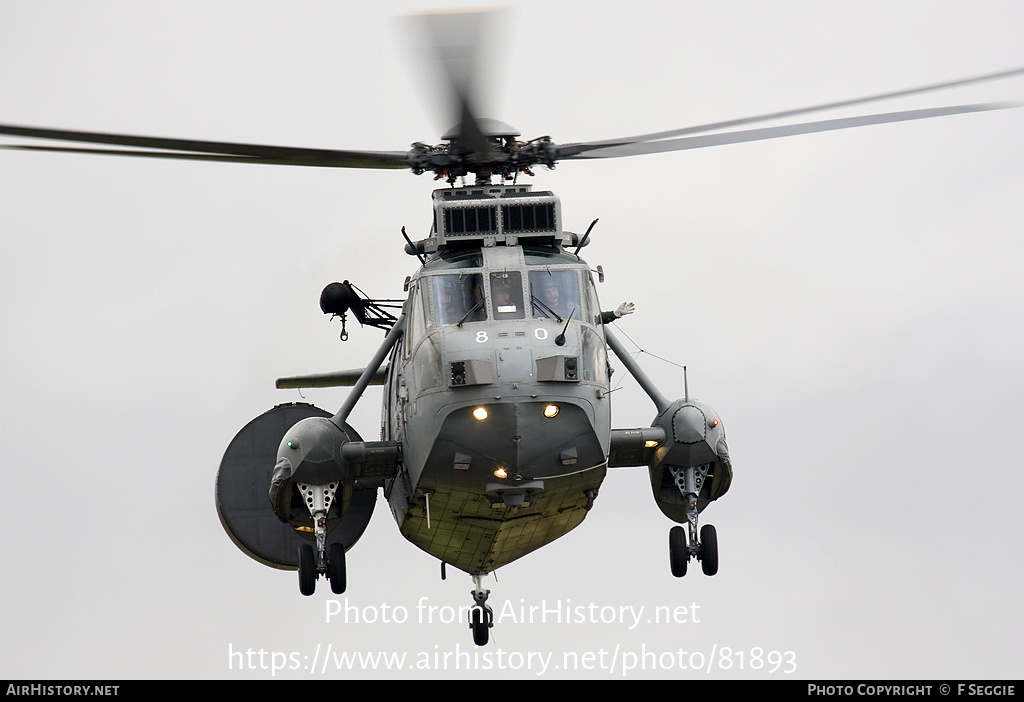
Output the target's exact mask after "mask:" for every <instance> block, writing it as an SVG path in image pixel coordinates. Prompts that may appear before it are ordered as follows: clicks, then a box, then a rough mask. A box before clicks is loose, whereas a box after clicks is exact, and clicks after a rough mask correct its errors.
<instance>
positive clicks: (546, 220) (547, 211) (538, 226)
mask: <svg viewBox="0 0 1024 702" xmlns="http://www.w3.org/2000/svg"><path fill="white" fill-rule="evenodd" d="M501 223H502V228H503V229H504V230H505V231H506V232H553V231H555V203H553V202H538V203H523V204H515V205H502V206H501Z"/></svg>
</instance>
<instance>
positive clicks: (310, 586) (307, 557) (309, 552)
mask: <svg viewBox="0 0 1024 702" xmlns="http://www.w3.org/2000/svg"><path fill="white" fill-rule="evenodd" d="M316 575H317V573H316V554H315V553H313V547H312V546H310V545H309V544H302V545H301V546H299V592H301V593H302V594H303V595H306V596H307V597H309V596H310V595H312V594H313V593H314V592H316Z"/></svg>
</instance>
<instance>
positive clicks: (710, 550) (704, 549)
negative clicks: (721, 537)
mask: <svg viewBox="0 0 1024 702" xmlns="http://www.w3.org/2000/svg"><path fill="white" fill-rule="evenodd" d="M700 567H701V569H702V570H703V571H704V575H714V574H715V573H717V572H718V532H717V531H715V527H713V526H711V525H710V524H705V525H704V526H702V527H701V528H700Z"/></svg>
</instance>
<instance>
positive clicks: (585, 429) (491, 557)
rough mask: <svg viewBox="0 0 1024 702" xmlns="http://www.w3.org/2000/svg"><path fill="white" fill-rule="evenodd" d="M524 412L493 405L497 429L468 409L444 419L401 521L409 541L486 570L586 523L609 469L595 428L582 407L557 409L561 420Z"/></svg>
mask: <svg viewBox="0 0 1024 702" xmlns="http://www.w3.org/2000/svg"><path fill="white" fill-rule="evenodd" d="M528 404H532V403H528ZM525 409H526V408H524V405H523V404H520V405H519V407H515V406H514V405H505V406H502V407H498V408H493V407H492V408H491V411H492V418H493V419H495V420H496V421H494V422H493V423H492V422H490V421H488V422H486V423H481V422H478V421H477V420H475V419H472V418H471V416H470V414H469V413H470V408H466V409H464V410H463V411H456V412H454V413H452V415H451V416H449V417H448V418H447V419H446V421H445V422H444V426H443V428H442V431H441V432H440V433H439V435H438V437H437V439H436V440H435V442H434V444H433V446H432V448H431V450H430V453H429V455H428V457H427V460H426V462H425V464H424V466H423V470H422V472H421V473H420V475H419V480H418V481H417V484H416V489H415V492H414V494H415V495H416V496H417V498H416V499H414V500H413V501H412V504H411V505H410V509H408V511H407V512H406V514H405V519H404V520H403V521H402V524H401V532H402V534H403V535H404V536H405V538H407V539H408V540H409V541H411V542H412V543H413V544H415V545H416V546H418V547H419V548H421V549H423V550H424V551H426V552H427V553H429V554H431V555H433V556H435V557H437V558H439V559H440V560H441V561H443V562H445V563H448V564H450V565H452V566H454V567H456V568H459V569H460V570H463V571H466V572H467V573H471V574H477V573H488V572H491V571H493V570H495V569H496V568H500V567H502V566H504V565H506V564H508V563H511V562H512V561H514V560H516V559H517V558H521V557H522V556H524V555H526V554H527V553H530V552H531V551H533V550H535V549H538V548H540V547H541V546H544V545H545V544H548V543H550V542H552V541H554V540H555V539H557V538H559V537H560V536H562V535H564V534H566V533H568V532H569V531H571V530H572V529H573V528H575V527H576V526H577V525H579V524H580V522H582V521H583V519H584V517H585V516H586V514H587V511H588V510H589V509H590V507H591V506H592V505H593V501H594V499H595V498H596V496H597V491H598V489H599V488H600V486H601V482H602V481H603V480H604V477H605V474H606V472H607V464H606V461H605V452H604V451H603V450H602V448H601V444H600V442H599V441H598V438H597V435H596V434H595V432H594V430H593V425H592V424H591V423H590V421H589V420H588V419H587V417H586V414H585V413H584V412H583V411H582V410H581V409H580V408H578V407H563V412H562V415H561V416H560V417H559V418H558V419H560V420H561V421H560V422H558V423H557V424H554V423H551V422H549V421H548V420H544V419H537V418H538V417H541V416H542V415H541V414H540V411H539V409H538V410H537V411H535V412H534V411H525ZM495 410H497V411H495ZM494 415H497V416H494ZM510 427H511V428H514V431H511V432H510V431H509V428H510ZM524 437H529V438H528V440H527V439H524ZM498 468H503V469H504V470H505V472H506V476H507V477H505V478H501V477H498V476H496V475H495V474H494V471H495V470H497V469H498ZM428 511H429V524H428Z"/></svg>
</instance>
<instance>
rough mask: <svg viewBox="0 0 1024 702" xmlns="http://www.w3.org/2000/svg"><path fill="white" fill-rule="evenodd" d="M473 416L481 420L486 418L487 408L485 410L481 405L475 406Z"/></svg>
mask: <svg viewBox="0 0 1024 702" xmlns="http://www.w3.org/2000/svg"><path fill="white" fill-rule="evenodd" d="M473 416H474V417H476V418H477V419H479V420H480V421H481V422H482V421H483V420H485V419H487V410H485V409H484V408H483V407H477V408H476V409H475V410H473Z"/></svg>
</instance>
